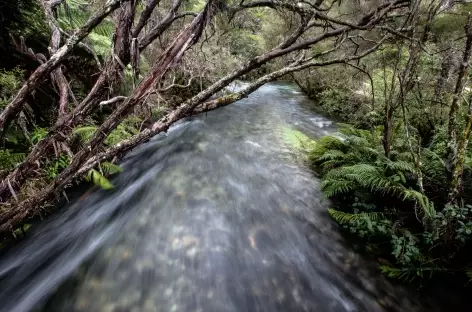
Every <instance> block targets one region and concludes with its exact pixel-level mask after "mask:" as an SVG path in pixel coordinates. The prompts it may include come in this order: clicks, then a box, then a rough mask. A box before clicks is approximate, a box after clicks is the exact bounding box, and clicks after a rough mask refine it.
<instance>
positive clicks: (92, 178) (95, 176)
mask: <svg viewBox="0 0 472 312" xmlns="http://www.w3.org/2000/svg"><path fill="white" fill-rule="evenodd" d="M85 180H86V181H89V182H93V184H95V185H97V186H99V187H101V188H102V189H104V190H111V189H113V188H114V186H113V184H111V182H110V181H108V179H107V178H105V177H104V176H103V175H102V174H101V173H100V172H98V171H97V170H95V169H91V170H90V171H89V172H88V173H87V176H86V177H85Z"/></svg>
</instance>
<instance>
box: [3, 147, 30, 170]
mask: <svg viewBox="0 0 472 312" xmlns="http://www.w3.org/2000/svg"><path fill="white" fill-rule="evenodd" d="M24 159H25V154H24V153H13V152H11V150H8V149H5V150H0V170H8V169H12V168H14V167H15V166H16V165H17V164H19V163H21V162H22V161H23V160H24Z"/></svg>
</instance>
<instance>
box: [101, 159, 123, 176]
mask: <svg viewBox="0 0 472 312" xmlns="http://www.w3.org/2000/svg"><path fill="white" fill-rule="evenodd" d="M99 166H100V171H101V172H102V173H103V174H106V175H111V174H115V173H120V172H122V171H123V169H121V167H120V166H118V165H115V164H113V163H111V162H103V163H101V164H100V165H99Z"/></svg>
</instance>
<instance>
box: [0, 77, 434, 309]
mask: <svg viewBox="0 0 472 312" xmlns="http://www.w3.org/2000/svg"><path fill="white" fill-rule="evenodd" d="M310 105H312V104H311V102H310V101H309V100H308V99H307V98H306V97H305V96H304V95H303V94H302V93H300V92H299V91H298V90H297V89H296V88H295V87H293V86H290V85H284V84H268V85H265V86H263V87H262V88H260V89H259V90H258V91H257V92H255V93H254V94H252V95H251V96H250V97H249V98H247V99H244V100H242V101H239V102H238V103H235V104H233V105H230V106H228V107H225V108H222V109H219V110H216V111H213V112H210V113H208V114H204V115H200V116H198V117H195V118H192V119H190V120H185V121H182V122H180V123H178V124H177V125H175V126H174V127H172V128H171V129H170V130H169V131H168V133H167V134H163V135H159V136H157V137H155V138H154V139H153V140H151V141H150V142H148V143H146V144H144V145H143V146H140V147H139V148H137V149H135V150H134V151H132V152H131V153H130V154H129V155H127V156H126V158H125V159H124V160H123V162H122V164H121V166H122V167H123V169H124V171H123V172H122V173H121V174H120V175H118V176H117V177H116V178H114V179H113V180H112V182H113V183H114V185H115V186H116V188H115V190H113V191H104V190H95V191H92V192H88V193H86V194H84V195H83V196H81V197H80V198H78V199H77V200H76V201H75V202H74V203H71V204H69V205H68V206H69V207H67V209H61V210H60V211H59V212H57V213H56V214H55V215H54V216H51V217H50V218H48V219H47V220H45V221H42V222H41V223H40V224H39V225H38V226H35V227H34V229H32V230H31V235H28V237H27V238H26V239H25V240H24V241H22V242H21V243H20V244H18V246H16V247H15V248H13V249H11V250H9V251H8V252H7V253H6V254H4V255H3V256H2V257H1V260H0V287H1V293H0V311H6V312H14V311H19V312H26V311H107V312H118V311H120V312H123V311H163V312H172V311H202V312H203V311H205V312H206V311H218V312H224V311H228V312H230V311H231V312H233V311H267V312H272V311H322V312H329V311H434V310H433V309H432V308H431V307H426V306H425V305H424V302H423V303H422V304H421V303H420V302H419V300H418V298H415V297H414V295H413V294H412V292H411V291H408V290H407V289H405V288H402V287H400V286H398V285H393V284H391V283H390V282H389V281H388V280H387V279H386V278H385V277H384V276H382V275H381V273H380V272H379V271H378V269H377V264H376V263H374V262H372V261H370V260H367V259H365V258H364V257H363V256H361V255H359V254H358V253H356V252H355V251H353V250H352V249H351V248H350V247H349V245H348V244H346V243H345V242H344V240H343V238H342V236H341V234H340V231H339V228H338V227H337V225H336V224H334V223H333V222H332V220H331V219H330V218H329V216H328V215H327V212H326V210H327V208H328V207H329V202H328V201H327V200H326V199H325V198H324V197H323V194H322V193H321V191H320V188H319V181H318V180H317V179H316V178H315V176H314V175H313V173H312V172H311V171H310V169H309V168H307V167H306V166H305V165H304V164H303V162H301V161H300V159H299V157H298V156H297V153H295V152H294V151H293V149H292V147H291V146H290V144H289V143H288V142H287V141H286V140H285V139H284V131H285V129H287V128H294V129H298V130H301V131H303V132H305V133H306V134H308V135H309V136H312V137H315V138H317V137H321V136H324V135H326V134H329V133H332V132H333V131H334V130H335V128H334V124H333V123H332V122H331V121H329V120H328V119H326V118H323V117H322V116H318V115H316V114H314V113H313V112H312V111H311V110H310Z"/></svg>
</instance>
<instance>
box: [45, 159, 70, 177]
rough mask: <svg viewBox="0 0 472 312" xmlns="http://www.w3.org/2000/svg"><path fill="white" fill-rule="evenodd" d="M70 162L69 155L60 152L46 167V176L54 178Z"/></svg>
mask: <svg viewBox="0 0 472 312" xmlns="http://www.w3.org/2000/svg"><path fill="white" fill-rule="evenodd" d="M69 163H70V157H69V155H66V154H62V155H60V156H59V157H58V158H57V159H56V160H55V161H54V162H52V163H51V164H49V165H48V166H47V167H46V173H47V177H48V178H49V179H51V180H52V179H54V178H55V177H57V175H58V174H59V173H60V172H61V171H62V170H64V169H65V168H66V167H67V166H68V165H69Z"/></svg>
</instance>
